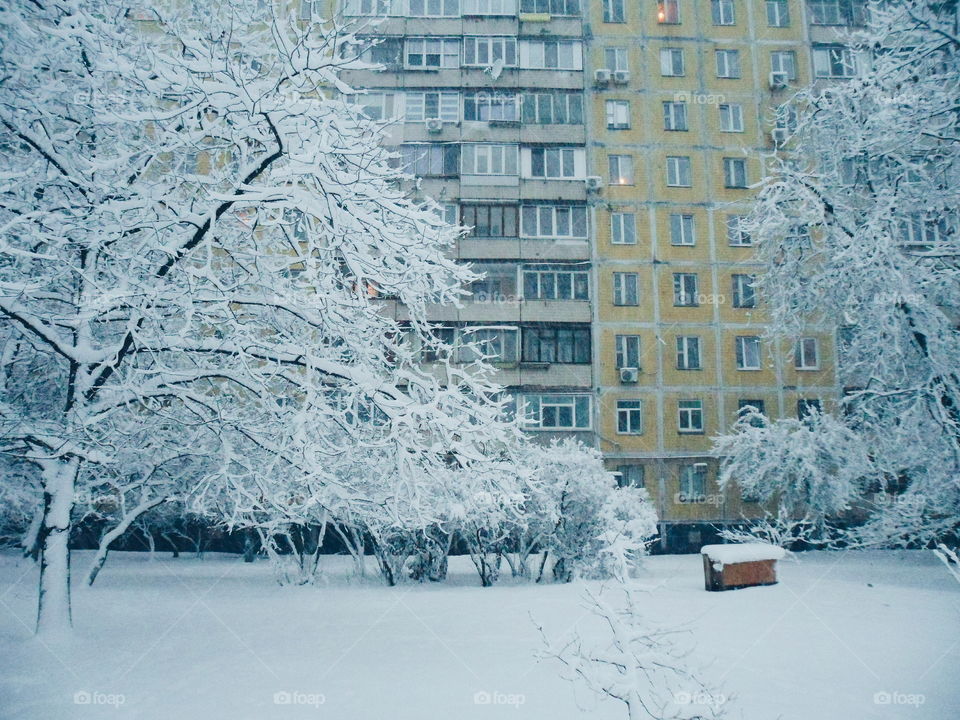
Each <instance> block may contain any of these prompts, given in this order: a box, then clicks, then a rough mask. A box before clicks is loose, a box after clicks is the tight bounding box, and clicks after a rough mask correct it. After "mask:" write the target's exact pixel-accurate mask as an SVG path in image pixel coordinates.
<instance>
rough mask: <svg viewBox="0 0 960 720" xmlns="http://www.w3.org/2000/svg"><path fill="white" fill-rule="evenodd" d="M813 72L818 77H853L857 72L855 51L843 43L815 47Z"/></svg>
mask: <svg viewBox="0 0 960 720" xmlns="http://www.w3.org/2000/svg"><path fill="white" fill-rule="evenodd" d="M813 74H814V75H815V76H816V77H818V78H851V77H854V76H855V75H856V74H857V61H856V58H855V57H854V54H853V51H852V50H851V49H850V48H847V47H844V46H843V45H820V46H818V47H814V48H813Z"/></svg>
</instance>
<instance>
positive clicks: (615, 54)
mask: <svg viewBox="0 0 960 720" xmlns="http://www.w3.org/2000/svg"><path fill="white" fill-rule="evenodd" d="M611 60H612V61H613V62H611ZM603 62H604V67H606V68H607V70H609V71H610V72H616V71H617V70H629V69H630V64H629V58H628V56H627V49H626V48H625V47H608V48H604V49H603Z"/></svg>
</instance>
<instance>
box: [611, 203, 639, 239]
mask: <svg viewBox="0 0 960 720" xmlns="http://www.w3.org/2000/svg"><path fill="white" fill-rule="evenodd" d="M610 244H611V245H636V244H637V215H636V213H632V212H622V211H617V212H611V213H610Z"/></svg>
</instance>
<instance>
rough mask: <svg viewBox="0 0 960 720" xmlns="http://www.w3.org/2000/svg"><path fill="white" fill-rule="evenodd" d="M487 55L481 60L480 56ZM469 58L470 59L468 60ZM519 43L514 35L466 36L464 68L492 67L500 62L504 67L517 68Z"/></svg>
mask: <svg viewBox="0 0 960 720" xmlns="http://www.w3.org/2000/svg"><path fill="white" fill-rule="evenodd" d="M481 55H486V59H484V60H481V59H480V56H481ZM468 58H469V59H468ZM518 59H519V54H518V41H517V38H516V37H515V36H512V35H464V37H463V67H490V66H491V65H493V64H494V63H495V62H497V61H498V60H500V61H502V62H503V66H504V67H510V68H512V67H517V64H518Z"/></svg>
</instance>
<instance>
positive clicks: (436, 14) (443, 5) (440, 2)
mask: <svg viewBox="0 0 960 720" xmlns="http://www.w3.org/2000/svg"><path fill="white" fill-rule="evenodd" d="M395 2H396V4H398V5H399V4H400V3H401V2H403V3H404V4H405V5H406V13H405V15H406V17H422V18H441V17H442V18H458V17H460V0H395ZM418 2H419V3H423V9H422V11H420V12H418V11H417V10H415V9H414V3H418Z"/></svg>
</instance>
